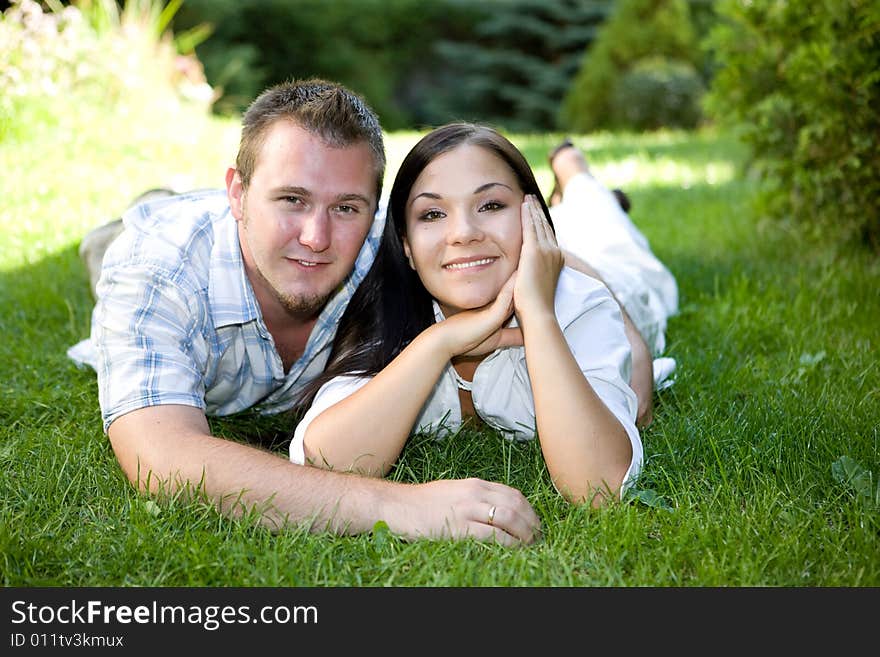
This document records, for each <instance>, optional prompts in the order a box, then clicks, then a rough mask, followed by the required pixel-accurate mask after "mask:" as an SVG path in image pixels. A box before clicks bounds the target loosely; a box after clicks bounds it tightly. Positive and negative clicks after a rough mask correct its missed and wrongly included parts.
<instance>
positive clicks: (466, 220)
mask: <svg viewBox="0 0 880 657" xmlns="http://www.w3.org/2000/svg"><path fill="white" fill-rule="evenodd" d="M563 264H564V255H563V253H562V251H561V250H560V248H559V247H558V245H557V243H556V239H555V236H554V233H553V229H552V227H551V224H550V221H549V213H548V210H547V206H546V205H545V203H544V201H543V199H542V198H541V195H540V190H539V188H538V185H537V183H536V181H535V178H534V175H533V173H532V171H531V169H530V167H529V165H528V163H527V162H526V160H525V158H524V157H523V156H522V154H521V153H520V152H519V151H518V150H517V149H516V148H515V147H514V146H513V145H512V144H511V143H510V142H509V141H508V140H507V139H506V138H504V137H503V136H502V135H500V134H499V133H498V132H496V131H494V130H492V129H490V128H486V127H481V126H474V125H470V124H451V125H447V126H444V127H441V128H438V129H437V130H434V131H432V132H431V133H429V134H428V135H426V136H425V137H424V138H422V139H421V140H420V141H419V142H418V143H417V144H416V146H414V147H413V149H412V150H411V151H410V153H409V154H408V155H407V157H406V158H405V159H404V161H403V163H402V164H401V167H400V170H399V171H398V174H397V177H396V179H395V182H394V185H393V187H392V190H391V195H390V200H389V210H388V219H387V220H386V226H385V235H384V237H383V243H382V247H381V248H380V251H379V254H378V255H377V257H376V261H375V263H374V265H373V267H372V269H371V271H370V274H369V275H368V276H367V278H366V279H365V280H364V282H363V283H361V285H360V287H359V289H358V292H357V293H356V295H355V296H354V298H353V299H352V301H351V302H350V304H349V306H348V309H347V310H346V313H345V315H344V316H343V318H342V320H341V321H340V325H339V329H338V332H337V337H336V341H335V344H334V349H333V354H332V355H331V359H330V362H329V364H328V367H327V369H326V371H325V374H324V376H323V377H321V378H320V379H319V380H317V381H316V382H315V383H314V385H313V387H312V388H311V389H310V391H309V393H308V397H309V398H307V401H311V404H312V405H311V408H310V409H309V411H308V412H307V413H306V415H305V416H304V417H303V419H302V421H301V422H300V424H299V425H298V427H297V430H296V433H295V435H294V438H293V440H292V442H291V447H290V456H291V460H293V461H295V462H305V463H310V464H312V465H315V466H317V467H325V468H332V469H337V470H353V471H357V472H362V473H365V474H370V475H374V476H382V475H384V474H386V473H387V472H388V471H389V470H390V468H391V466H392V465H393V463H394V462H395V461H396V459H397V458H398V456H399V455H400V452H401V451H402V449H403V447H404V445H405V443H406V440H407V439H408V438H409V436H410V435H411V433H412V432H413V431H415V430H432V431H440V432H443V431H454V430H455V429H457V428H458V427H459V426H460V425H461V423H462V422H463V421H464V420H465V419H466V418H469V417H477V418H479V419H481V420H482V421H484V422H485V423H486V424H488V425H489V426H491V427H493V428H495V429H497V430H499V431H501V432H502V433H503V434H505V435H507V436H509V437H512V438H516V439H531V438H534V437H535V435H536V433H537V436H538V439H539V440H540V443H541V448H542V452H543V454H544V458H545V462H546V464H547V468H548V471H549V474H550V477H551V479H552V481H553V483H554V485H555V486H556V488H557V490H558V491H559V492H560V493H561V494H562V495H563V496H564V497H565V498H566V499H568V500H569V501H571V502H573V503H584V502H586V503H590V504H592V505H594V506H599V505H601V504H603V503H604V502H606V501H607V500H609V499H612V498H615V497H619V496H620V495H621V494H622V493H623V491H624V490H625V488H626V486H628V485H629V483H630V482H631V481H632V480H633V478H634V477H635V476H636V475H637V474H638V471H639V469H640V467H641V463H642V444H641V440H640V438H639V433H638V430H637V428H636V425H635V419H636V411H637V399H636V395H635V393H634V392H633V390H632V388H631V387H630V386H629V385H628V381H629V377H630V367H631V351H630V345H629V343H628V341H627V337H626V334H625V329H624V323H623V318H622V315H621V312H620V308H619V306H618V304H617V302H616V301H615V299H614V297H613V296H612V295H611V293H610V292H609V290H608V288H607V287H606V286H605V285H604V284H602V283H601V282H599V281H598V280H596V279H595V278H591V277H589V276H587V275H584V274H582V273H580V272H577V271H575V270H574V269H571V268H569V267H564V266H563ZM493 509H494V507H493ZM491 515H492V513H490V518H489V524H492V520H493V519H492V517H491Z"/></svg>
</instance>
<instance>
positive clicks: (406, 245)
mask: <svg viewBox="0 0 880 657" xmlns="http://www.w3.org/2000/svg"><path fill="white" fill-rule="evenodd" d="M403 252H404V253H406V259H407V260H409V266H410V269H412V270H413V271H415V269H416V263H415V262H414V261H413V257H412V250H411V249H410V248H409V240H407V239H406V238H405V237H404V238H403Z"/></svg>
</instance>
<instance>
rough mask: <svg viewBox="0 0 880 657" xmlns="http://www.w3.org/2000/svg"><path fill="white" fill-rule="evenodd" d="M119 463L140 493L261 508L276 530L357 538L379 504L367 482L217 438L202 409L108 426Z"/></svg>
mask: <svg viewBox="0 0 880 657" xmlns="http://www.w3.org/2000/svg"><path fill="white" fill-rule="evenodd" d="M109 433H110V440H111V444H112V445H113V449H114V451H115V452H116V455H117V458H118V460H119V463H120V465H121V466H122V468H123V470H124V471H125V473H126V475H127V476H128V478H129V480H130V481H131V482H132V484H134V485H136V486H137V487H138V489H139V490H142V491H147V490H149V491H150V492H151V493H154V494H157V493H158V494H162V495H168V494H175V493H178V492H180V491H184V492H189V493H190V494H192V495H196V496H203V497H205V498H207V499H208V500H210V501H211V502H212V503H216V504H217V506H218V508H219V509H220V510H221V511H222V512H223V513H224V514H226V515H230V516H234V517H237V516H241V515H243V514H245V513H248V512H251V511H254V510H256V511H257V512H258V513H259V517H260V522H261V523H262V524H263V525H264V526H266V527H268V528H270V529H272V530H279V529H281V528H283V527H286V526H301V525H303V524H307V525H308V526H309V527H310V528H311V529H312V530H315V531H321V530H328V531H332V532H334V533H339V534H343V533H358V532H362V531H367V530H369V529H370V528H371V527H372V524H373V522H375V520H374V519H373V516H375V515H376V512H377V509H378V508H380V507H381V504H380V500H378V499H377V498H376V495H377V491H376V489H375V488H374V487H371V486H370V485H369V482H368V481H367V480H361V479H360V478H352V477H347V476H346V475H344V474H341V473H331V472H326V471H322V470H318V469H316V468H309V467H305V466H298V465H295V464H293V463H291V462H290V461H289V460H287V459H285V458H282V457H280V456H277V455H275V454H272V453H270V452H267V451H264V450H262V449H260V448H257V447H252V446H249V445H244V444H241V443H236V442H233V441H231V440H225V439H222V438H216V437H214V436H211V435H210V433H209V430H208V425H207V421H206V420H205V419H204V416H203V415H202V414H201V411H199V410H198V409H192V408H188V407H185V406H163V407H154V408H145V409H140V410H138V411H134V412H132V413H129V414H127V415H124V416H122V417H121V418H119V419H117V420H116V421H115V422H114V423H113V424H112V425H111V426H110V432H109Z"/></svg>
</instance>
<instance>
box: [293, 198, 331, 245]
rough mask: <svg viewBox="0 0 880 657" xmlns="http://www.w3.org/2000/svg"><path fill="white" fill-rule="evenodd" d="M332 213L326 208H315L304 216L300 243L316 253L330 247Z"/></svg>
mask: <svg viewBox="0 0 880 657" xmlns="http://www.w3.org/2000/svg"><path fill="white" fill-rule="evenodd" d="M330 234H331V230H330V213H329V212H328V211H327V210H326V209H325V208H315V209H314V210H313V211H312V212H310V213H309V214H308V215H306V216H305V217H304V218H303V222H302V225H301V227H300V232H299V243H300V244H302V245H303V246H307V247H309V249H311V250H312V251H314V252H315V253H320V252H321V251H326V250H327V249H328V248H329V247H330Z"/></svg>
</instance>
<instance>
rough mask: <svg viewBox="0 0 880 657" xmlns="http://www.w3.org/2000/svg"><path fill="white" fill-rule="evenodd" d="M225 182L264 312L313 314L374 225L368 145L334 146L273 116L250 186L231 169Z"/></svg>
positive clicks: (348, 270) (372, 168) (372, 172)
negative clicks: (274, 119)
mask: <svg viewBox="0 0 880 657" xmlns="http://www.w3.org/2000/svg"><path fill="white" fill-rule="evenodd" d="M226 186H227V192H228V195H229V202H230V206H231V208H232V214H233V216H234V217H235V218H236V220H237V221H238V233H239V238H240V241H241V252H242V256H243V258H244V264H245V270H246V272H247V275H248V279H249V280H250V282H251V285H252V286H253V288H254V292H255V294H256V295H257V300H258V301H259V303H260V306H261V307H262V309H263V313H264V315H267V314H269V315H274V316H277V315H278V314H279V311H280V312H283V313H286V314H287V315H289V316H292V317H295V318H297V319H300V320H308V319H311V318H313V317H315V316H316V315H317V314H318V313H320V311H321V309H322V308H323V307H324V304H325V303H326V302H327V300H328V299H329V297H330V296H331V295H332V294H333V293H334V292H335V291H336V289H337V288H338V286H339V284H340V283H341V282H342V281H343V280H345V278H346V277H347V276H348V275H349V273H351V270H352V268H353V267H354V262H355V259H356V258H357V255H358V252H359V251H360V248H361V246H362V245H363V243H364V239H365V238H366V236H367V233H368V232H369V230H370V226H371V224H372V222H373V215H374V213H375V211H376V202H377V199H376V169H375V164H374V161H373V156H372V152H371V150H370V147H369V144H367V142H361V143H358V144H356V145H352V146H347V147H344V148H338V147H333V146H329V145H327V144H326V143H324V142H323V141H322V140H321V139H320V138H319V137H317V136H316V135H313V134H312V133H310V132H308V131H307V130H304V129H303V128H300V127H299V126H298V125H296V124H294V123H292V122H290V121H287V120H281V121H277V122H276V123H275V124H274V125H273V126H271V127H270V128H269V130H268V133H267V134H266V138H265V141H264V143H263V146H262V149H261V151H260V155H259V157H258V159H257V163H256V167H255V169H254V172H253V175H252V176H251V181H250V184H249V185H248V187H247V189H244V188H243V187H242V186H241V180H240V178H239V176H238V173H237V172H236V171H234V170H233V169H230V170H229V171H228V172H227V176H226Z"/></svg>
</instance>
